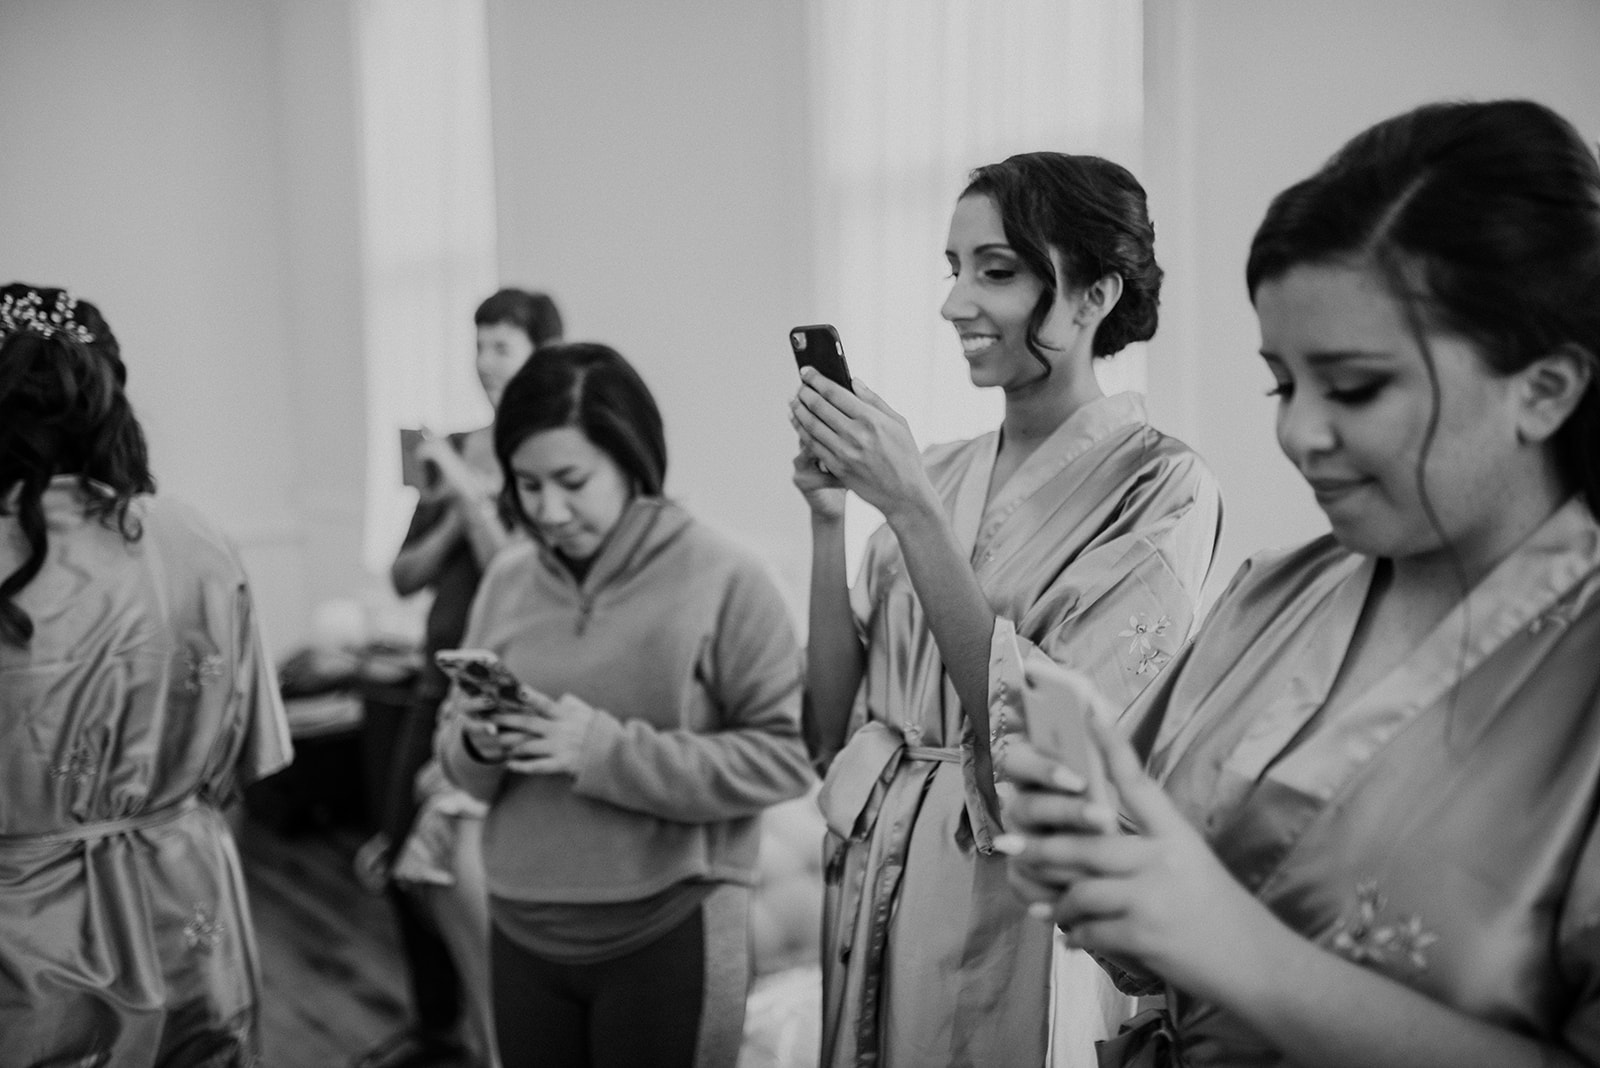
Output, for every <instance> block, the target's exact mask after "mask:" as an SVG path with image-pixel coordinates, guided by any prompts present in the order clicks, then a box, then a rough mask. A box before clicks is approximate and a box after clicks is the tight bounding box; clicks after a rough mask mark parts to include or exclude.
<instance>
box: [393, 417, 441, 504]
mask: <svg viewBox="0 0 1600 1068" xmlns="http://www.w3.org/2000/svg"><path fill="white" fill-rule="evenodd" d="M421 444H422V431H420V430H413V429H411V428H410V427H401V429H400V482H401V484H402V485H406V486H413V487H415V488H416V489H420V490H425V489H428V488H430V487H431V486H432V485H433V482H434V479H435V478H436V477H438V471H437V470H435V469H434V466H433V463H432V462H431V461H428V460H424V459H423V458H422V457H421V456H419V455H417V447H418V446H419V445H421Z"/></svg>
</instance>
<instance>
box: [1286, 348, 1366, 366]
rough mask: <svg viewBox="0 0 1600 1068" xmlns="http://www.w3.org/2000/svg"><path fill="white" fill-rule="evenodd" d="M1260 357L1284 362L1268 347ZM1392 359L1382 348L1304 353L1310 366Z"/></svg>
mask: <svg viewBox="0 0 1600 1068" xmlns="http://www.w3.org/2000/svg"><path fill="white" fill-rule="evenodd" d="M1261 358H1262V359H1264V360H1276V361H1277V362H1278V363H1285V362H1286V361H1285V360H1284V358H1283V357H1282V356H1280V355H1278V354H1277V353H1276V352H1272V351H1270V350H1268V349H1262V350H1261ZM1393 359H1394V353H1392V352H1387V351H1384V350H1383V349H1326V350H1323V351H1320V352H1312V353H1308V354H1307V355H1306V363H1309V364H1310V365H1311V366H1312V367H1332V366H1337V365H1339V364H1342V363H1360V362H1363V361H1369V360H1378V361H1384V362H1388V361H1392V360H1393Z"/></svg>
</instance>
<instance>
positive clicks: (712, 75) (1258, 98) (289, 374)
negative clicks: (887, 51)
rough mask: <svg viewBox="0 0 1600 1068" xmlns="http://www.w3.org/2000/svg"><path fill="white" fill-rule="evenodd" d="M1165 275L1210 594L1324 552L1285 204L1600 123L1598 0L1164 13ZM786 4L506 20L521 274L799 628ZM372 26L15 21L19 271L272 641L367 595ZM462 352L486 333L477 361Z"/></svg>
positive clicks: (3, 68) (222, 7)
mask: <svg viewBox="0 0 1600 1068" xmlns="http://www.w3.org/2000/svg"><path fill="white" fill-rule="evenodd" d="M1145 4H1146V19H1145V21H1146V28H1147V34H1148V41H1147V46H1146V61H1147V62H1146V66H1147V92H1146V108H1147V119H1148V134H1147V138H1146V146H1145V156H1146V162H1145V164H1144V171H1143V177H1144V178H1145V179H1146V182H1147V184H1148V186H1149V187H1150V191H1151V199H1152V209H1153V211H1154V214H1155V218H1156V222H1157V227H1158V231H1159V235H1160V236H1159V242H1160V248H1161V256H1162V260H1163V262H1164V263H1165V265H1166V266H1167V268H1168V272H1169V276H1168V283H1167V287H1166V299H1165V307H1164V322H1163V326H1162V330H1161V333H1160V334H1159V335H1158V337H1157V338H1156V340H1155V342H1154V343H1153V344H1152V346H1151V348H1150V364H1149V366H1150V375H1149V377H1150V393H1151V402H1152V411H1153V413H1154V417H1155V418H1156V419H1157V421H1158V422H1160V423H1161V424H1162V425H1164V426H1166V427H1168V428H1170V429H1172V430H1173V431H1174V432H1176V433H1178V434H1179V435H1180V436H1183V437H1185V438H1186V439H1187V440H1189V441H1190V442H1191V443H1192V444H1194V445H1195V446H1196V447H1197V448H1199V449H1200V450H1201V451H1202V452H1203V453H1204V454H1205V455H1206V457H1207V458H1208V459H1209V460H1210V462H1211V464H1212V466H1213V467H1214V469H1215V470H1216V471H1217V473H1218V475H1219V477H1220V478H1221V480H1222V483H1223V489H1224V492H1225V494H1226V497H1227V509H1226V512H1227V514H1226V528H1227V529H1226V532H1225V536H1224V542H1223V548H1222V553H1221V558H1220V560H1219V569H1218V570H1219V572H1221V573H1223V574H1224V575H1226V574H1228V573H1231V572H1232V570H1233V568H1234V567H1235V566H1236V565H1237V563H1238V562H1239V560H1241V559H1242V558H1243V557H1244V556H1245V555H1246V554H1247V553H1248V552H1250V551H1253V550H1254V549H1256V548H1259V547H1262V546H1266V545H1272V544H1284V543H1288V542H1292V541H1296V540H1299V539H1301V538H1304V537H1306V536H1309V535H1310V534H1312V533H1315V532H1317V531H1319V530H1321V529H1322V528H1323V523H1322V519H1321V515H1320V513H1319V512H1318V511H1317V510H1316V508H1315V506H1314V505H1313V503H1312V501H1311V499H1310V496H1309V494H1308V493H1307V492H1306V491H1305V489H1304V487H1303V486H1302V484H1301V483H1300V481H1299V479H1298V478H1297V477H1296V476H1295V475H1294V473H1293V472H1292V470H1291V469H1290V468H1289V467H1288V465H1287V463H1286V462H1285V461H1283V460H1282V459H1281V457H1280V456H1279V455H1278V452H1277V448H1276V445H1275V443H1274V441H1273V438H1272V427H1271V424H1272V402H1271V401H1269V400H1267V399H1266V398H1265V397H1263V396H1262V395H1261V394H1262V393H1263V392H1264V391H1265V389H1266V388H1267V377H1266V375H1265V373H1264V371H1263V370H1262V369H1261V368H1260V366H1259V360H1258V359H1257V358H1256V356H1255V355H1254V353H1255V349H1256V347H1257V343H1258V339H1257V336H1256V332H1255V323H1254V318H1253V316H1252V315H1251V312H1250V308H1249V304H1248V301H1247V299H1246V296H1245V293H1244V286H1243V280H1242V277H1243V265H1244V256H1245V250H1246V247H1247V245H1248V241H1249V237H1250V234H1251V233H1252V232H1253V230H1254V228H1255V226H1256V224H1257V222H1258V221H1259V220H1260V217H1261V213H1262V212H1263V210H1264V209H1265V207H1266V204H1267V201H1268V200H1269V198H1270V197H1271V195H1272V194H1273V193H1274V192H1276V191H1277V190H1279V189H1281V188H1282V187H1283V186H1285V185H1287V184H1288V183H1289V182H1291V181H1293V180H1295V179H1297V178H1299V177H1301V176H1303V175H1304V174H1306V173H1308V172H1309V171H1310V170H1312V169H1313V168H1314V167H1315V166H1316V165H1317V164H1318V163H1319V162H1320V161H1321V160H1322V159H1323V158H1325V157H1326V156H1327V155H1328V154H1329V153H1330V152H1331V151H1332V150H1333V149H1334V148H1335V147H1336V146H1337V145H1338V143H1339V142H1340V141H1342V140H1343V139H1344V138H1346V137H1348V136H1349V135H1350V134H1352V133H1354V132H1356V131H1357V130H1358V129H1360V128H1361V127H1363V126H1364V125H1366V124H1368V123H1370V122H1372V121H1375V120H1377V119H1379V118H1381V117H1383V116H1385V115H1389V114H1392V113H1394V112H1397V111H1399V110H1401V109H1403V108H1405V107H1409V106H1411V105H1413V104H1416V103H1419V102H1421V101H1423V100H1427V99H1432V98H1436V97H1440V96H1459V95H1470V96H1478V97H1483V96H1491V95H1502V94H1518V95H1528V96H1533V97H1536V98H1538V99H1541V100H1544V101H1546V102H1548V103H1550V104H1552V105H1553V106H1555V107H1556V108H1557V109H1559V110H1561V111H1562V112H1564V113H1565V114H1567V115H1568V116H1569V117H1571V118H1572V119H1573V120H1574V121H1576V122H1577V123H1578V124H1579V125H1580V127H1582V128H1583V129H1584V130H1585V131H1586V132H1587V133H1588V134H1589V135H1590V136H1591V137H1594V136H1595V135H1596V133H1597V132H1600V64H1596V63H1594V62H1593V57H1592V55H1591V53H1592V44H1593V42H1595V41H1597V40H1600V4H1596V3H1594V2H1592V0H1539V2H1538V3H1525V2H1518V0H1406V2H1405V3H1393V2H1390V0H1341V2H1340V3H1337V4H1327V3H1321V2H1317V0H1145ZM803 16H804V8H803V5H802V4H801V3H800V2H799V0H783V2H780V3H765V4H753V3H748V2H745V0H680V2H676V3H673V4H642V3H636V2H633V0H490V29H491V35H492V49H493V53H492V60H493V64H494V92H495V105H494V106H495V115H494V120H495V135H496V142H497V151H498V154H499V158H498V163H497V181H498V185H499V191H498V199H499V206H500V247H501V260H502V262H501V268H502V277H503V279H504V281H506V282H508V283H520V284H526V285H531V286H537V287H542V288H547V289H549V290H550V291H551V292H553V293H555V294H556V296H557V297H558V299H559V300H560V301H561V303H562V306H563V308H564V310H565V311H566V312H567V315H568V319H569V321H570V323H571V324H572V327H573V334H574V335H575V336H579V337H590V338H597V339H601V340H606V341H609V342H612V343H614V344H616V345H617V346H618V347H619V348H620V349H621V350H622V351H623V352H624V353H625V354H627V355H628V356H629V357H630V358H632V359H634V360H635V361H636V362H637V363H638V364H639V365H640V367H641V368H642V370H643V372H644V374H645V376H646V377H647V379H648V380H649V381H650V383H651V385H652V387H653V388H654V389H655V390H656V392H657V394H658V396H659V398H660V400H661V403H662V407H663V409H664V411H665V415H666V419H667V424H668V433H669V444H670V447H671V450H672V471H671V474H670V475H669V489H671V490H672V491H673V492H674V493H676V494H677V495H678V496H680V497H681V498H683V499H685V500H686V501H687V502H688V503H689V505H690V506H691V507H693V508H694V509H695V510H696V512H698V513H699V514H700V515H702V516H703V517H705V518H706V519H708V520H710V521H712V522H714V523H716V524H718V525H719V526H722V527H724V528H725V529H728V530H729V531H731V532H732V533H734V534H735V535H736V536H738V537H739V538H741V540H743V541H745V542H746V543H748V544H750V545H752V546H754V547H756V548H757V550H758V551H760V552H761V553H762V554H763V555H764V556H765V557H766V558H767V559H768V560H770V561H771V562H772V563H773V564H774V565H775V567H776V568H777V569H778V570H779V572H780V574H781V576H782V578H783V579H784V581H785V583H786V585H787V587H788V589H789V591H790V593H791V595H793V596H794V597H795V598H796V604H797V605H798V603H799V598H800V597H801V592H802V590H803V586H804V581H805V568H806V522H805V516H804V511H803V508H802V506H801V504H800V503H799V501H798V499H797V497H796V495H795V494H794V493H793V492H792V490H791V489H790V488H789V485H788V462H789V456H790V451H791V448H792V438H791V435H790V431H789V428H788V425H787V422H786V418H785V411H784V404H785V402H786V400H787V398H788V397H789V395H790V393H791V391H792V389H793V368H792V365H791V363H790V361H789V357H788V354H787V351H786V348H785V342H784V332H785V329H786V328H787V327H788V326H789V325H791V324H793V323H796V322H809V321H811V320H812V319H813V317H814V316H815V314H816V313H815V309H814V308H813V307H812V306H811V302H810V295H811V294H812V293H813V291H814V290H813V287H812V284H811V268H812V253H811V238H810V234H811V226H810V222H811V219H810V211H811V209H810V208H809V206H808V195H809V190H808V188H807V184H806V182H807V173H808V168H807V166H806V165H805V160H806V151H807V145H806V133H805V130H806V114H805V111H806V91H805V84H804V78H805V73H806V70H807V66H806V58H805V55H804V47H805V32H804V31H805V23H804V17H803ZM357 122H358V119H357V113H356V107H355V90H354V45H353V40H352V20H351V16H350V0H259V2H245V0H228V2H216V0H137V2H132V0H0V143H3V144H4V145H6V146H7V148H6V151H4V152H0V191H3V193H4V195H3V196H0V235H3V241H0V276H3V277H4V278H5V279H6V280H10V279H13V278H21V279H24V280H31V281H37V282H40V283H64V284H66V285H68V286H70V287H72V288H74V289H75V290H77V291H78V292H80V293H81V294H82V295H84V296H86V297H88V298H90V299H92V300H95V301H96V302H97V303H99V304H100V305H101V307H102V308H103V309H104V311H105V312H106V314H107V317H108V318H109V320H110V321H111V323H112V325H113V327H114V328H115V329H116V330H117V332H118V335H119V336H120V337H121V339H122V341H123V346H124V349H125V352H126V354H127V357H128V364H129V374H130V391H131V393H132V395H133V398H134V401H135V404H136V405H137V409H138V411H139V413H140V416H141V418H142V419H143V421H144V422H145V425H146V427H147V428H148V430H149V432H150V436H151V439H152V447H153V452H154V463H155V467H156V473H157V475H158V477H159V478H160V480H161V483H162V487H163V489H164V490H165V491H167V492H172V493H174V494H177V495H181V496H183V497H185V498H187V499H189V500H191V501H193V502H194V503H196V504H197V505H199V506H200V507H202V508H204V509H205V510H206V511H208V512H209V513H210V514H211V515H212V516H214V517H215V518H216V519H217V520H218V521H219V522H220V523H221V524H222V525H223V526H224V527H225V528H226V529H228V530H229V531H230V532H231V533H232V534H233V535H234V536H235V537H236V538H237V539H238V540H239V541H240V543H241V545H242V547H243V549H244V553H245V557H246V563H247V565H248V566H249V567H250V569H251V572H252V575H253V577H254V578H255V581H256V585H257V588H258V595H259V597H260V599H261V600H262V602H263V612H264V615H265V616H266V619H267V622H268V625H269V627H270V629H271V633H272V637H273V640H274V645H275V646H276V647H278V648H283V647H285V646H287V645H291V644H294V643H296V642H298V641H299V640H302V639H303V638H304V636H305V634H306V631H307V627H308V624H309V621H310V618H311V610H312V606H313V604H314V603H315V602H317V601H319V600H321V599H323V598H327V597H332V596H352V595H360V594H364V593H370V591H371V590H372V589H373V587H374V585H375V584H381V579H380V578H377V577H372V576H367V575H366V574H364V572H363V569H362V564H361V556H360V545H361V531H360V524H361V499H360V492H359V487H360V480H361V478H362V472H363V470H364V466H363V465H364V455H363V450H364V447H365V446H364V442H365V429H364V422H365V404H364V401H363V399H362V398H363V389H364V377H363V376H364V371H363V367H362V359H361V344H362V338H361V328H360V315H359V308H360V292H361V290H360V284H361V279H360V273H359V271H360V268H359V231H358V227H359V219H360V213H359V205H360V195H361V191H360V185H359V168H358V166H357V160H356V151H357V147H356V146H357V143H358V138H357V136H356V135H357ZM465 344H466V342H465V341H463V345H464V346H465Z"/></svg>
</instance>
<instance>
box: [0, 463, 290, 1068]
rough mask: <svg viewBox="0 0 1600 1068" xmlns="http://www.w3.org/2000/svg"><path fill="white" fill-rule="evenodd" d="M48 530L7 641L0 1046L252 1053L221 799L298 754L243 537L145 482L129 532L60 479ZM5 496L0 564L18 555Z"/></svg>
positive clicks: (122, 1058)
mask: <svg viewBox="0 0 1600 1068" xmlns="http://www.w3.org/2000/svg"><path fill="white" fill-rule="evenodd" d="M45 511H46V517H47V520H48V523H49V537H50V549H49V557H48V559H47V561H46V563H45V565H44V569H43V570H42V571H41V572H40V573H39V575H38V577H37V578H35V579H34V581H33V582H32V583H30V584H29V585H28V586H27V587H26V588H25V589H24V590H23V591H22V593H21V595H20V597H19V598H18V603H19V604H20V605H21V606H22V607H23V609H24V610H25V611H27V612H28V613H29V615H30V616H31V617H32V618H33V622H34V626H35V631H34V635H33V638H32V640H31V642H30V643H29V644H28V645H27V647H25V648H18V647H16V646H13V645H9V644H3V643H0V1064H5V1065H35V1064H51V1065H55V1064H73V1065H77V1064H83V1065H101V1064H114V1065H117V1066H118V1068H139V1066H143V1065H155V1064H194V1065H244V1064H254V1063H256V1060H257V1057H258V1054H259V1034H258V1031H257V1026H256V1011H257V1010H256V1006H257V1001H258V998H259V994H260V989H259V986H260V984H259V977H258V973H257V966H256V950H255V941H254V935H253V932H252V929H251V925H250V914H249V910H248V908H247V907H246V902H245V890H244V879H243V876H242V874H241V870H240V867H239V859H238V855H237V853H236V852H235V849H234V844H233V839H232V836H231V834H230V832H229V830H228V827H227V824H226V822H225V821H224V819H223V816H222V814H221V812H220V811H219V808H218V806H219V805H221V804H222V803H224V802H225V801H227V800H228V799H229V798H231V797H233V796H234V795H235V793H236V790H237V788H238V787H239V786H240V785H241V784H242V783H243V782H244V781H247V780H249V779H253V778H256V777H259V776H262V775H266V774H268V773H270V772H272V771H274V770H276V769H278V768H279V767H281V766H283V765H284V764H286V763H287V762H288V759H289V733H288V725H287V721H286V720H285V718H284V714H283V707H282V704H281V703H280V701H279V697H278V693H277V684H276V680H275V678H274V675H273V671H272V666H271V664H270V663H269V662H268V660H267V659H266V657H265V655H264V653H263V650H262V647H261V643H260V639H259V637H258V634H257V630H256V623H255V619H254V616H253V613H252V609H251V604H250V596H249V591H248V589H247V587H246V584H245V577H244V572H243V570H242V569H241V567H240V565H239V562H238V558H237V556H236V555H235V553H234V551H233V549H232V547H231V546H230V545H229V544H228V543H227V542H226V541H225V540H224V539H223V537H222V536H221V535H220V534H218V533H217V532H215V531H214V530H213V529H212V528H211V527H210V526H209V524H207V523H205V521H204V520H202V519H201V518H200V517H199V516H198V515H196V514H194V513H193V512H191V511H190V510H188V509H187V508H185V507H183V506H181V505H178V504H175V503H174V502H171V501H168V500H166V499H160V500H156V499H150V498H143V499H140V500H137V501H136V502H135V503H134V507H133V509H132V511H131V516H132V518H133V519H135V520H136V521H137V522H138V524H139V525H140V527H141V528H142V531H143V536H142V537H141V538H140V539H139V540H138V541H135V542H132V543H129V542H126V541H124V539H123V537H122V535H121V534H120V533H119V532H117V531H115V530H112V529H109V528H108V527H107V526H106V525H104V524H103V523H101V522H100V521H99V520H97V519H93V518H89V517H86V516H85V514H84V510H83V497H82V491H81V490H80V489H79V488H78V487H77V485H76V480H75V479H57V480H56V482H55V483H53V484H52V486H51V488H50V489H49V490H48V491H47V493H46V495H45ZM23 546H24V541H23V538H22V536H21V533H20V531H19V529H18V527H17V520H16V519H15V518H14V517H10V516H3V517H0V572H3V573H7V574H9V573H10V572H11V571H12V570H13V569H14V568H15V567H16V566H17V562H18V561H19V560H20V559H21V558H22V555H23V553H24V552H25V550H24V547H23Z"/></svg>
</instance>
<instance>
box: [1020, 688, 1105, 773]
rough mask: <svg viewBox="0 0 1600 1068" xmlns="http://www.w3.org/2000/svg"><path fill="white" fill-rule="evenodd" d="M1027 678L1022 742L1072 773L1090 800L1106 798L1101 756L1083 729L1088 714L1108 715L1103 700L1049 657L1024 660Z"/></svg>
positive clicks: (1095, 691)
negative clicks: (1025, 737) (1085, 786)
mask: <svg viewBox="0 0 1600 1068" xmlns="http://www.w3.org/2000/svg"><path fill="white" fill-rule="evenodd" d="M1027 676H1028V679H1027V685H1026V686H1025V687H1024V689H1023V692H1022V709H1023V716H1024V717H1025V721H1026V723H1027V728H1028V741H1029V742H1031V743H1033V747H1034V748H1035V749H1038V750H1039V751H1040V752H1041V753H1044V754H1045V755H1046V756H1049V757H1052V758H1054V759H1056V760H1059V761H1060V762H1061V763H1063V764H1065V765H1066V766H1067V767H1069V768H1071V769H1072V770H1073V771H1074V772H1076V773H1077V775H1078V777H1079V778H1081V779H1083V781H1084V782H1085V783H1087V784H1088V789H1087V790H1086V791H1085V794H1086V795H1087V796H1088V797H1089V799H1090V800H1091V801H1098V802H1101V803H1105V802H1107V801H1108V800H1109V796H1110V789H1109V787H1108V785H1107V781H1106V769H1105V762H1104V758H1103V757H1102V756H1101V753H1100V748H1099V746H1097V745H1095V742H1094V738H1093V736H1092V735H1091V734H1090V733H1089V717H1090V716H1097V717H1100V718H1101V720H1102V722H1106V721H1108V720H1109V718H1110V712H1109V711H1108V710H1107V709H1106V707H1105V705H1106V701H1105V698H1104V697H1103V696H1102V695H1101V694H1100V691H1099V690H1097V689H1095V685H1094V683H1093V682H1091V681H1090V680H1089V678H1088V677H1087V676H1085V675H1084V674H1082V673H1081V672H1077V671H1074V670H1072V669H1071V668H1068V667H1063V666H1061V665H1060V664H1057V663H1054V662H1053V661H1041V660H1038V659H1034V660H1030V661H1028V662H1027Z"/></svg>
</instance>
